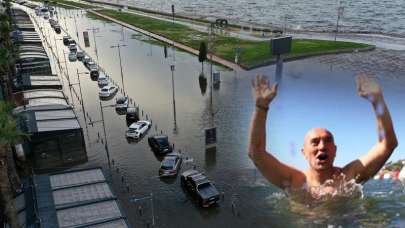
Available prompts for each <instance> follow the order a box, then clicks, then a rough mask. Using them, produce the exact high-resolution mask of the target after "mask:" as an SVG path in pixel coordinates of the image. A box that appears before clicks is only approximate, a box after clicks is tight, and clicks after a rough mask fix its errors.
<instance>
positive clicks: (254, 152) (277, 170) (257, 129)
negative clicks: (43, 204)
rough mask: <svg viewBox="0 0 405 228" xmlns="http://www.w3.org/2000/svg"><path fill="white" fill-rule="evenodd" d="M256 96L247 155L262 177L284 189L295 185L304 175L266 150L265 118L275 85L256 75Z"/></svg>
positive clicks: (274, 92)
mask: <svg viewBox="0 0 405 228" xmlns="http://www.w3.org/2000/svg"><path fill="white" fill-rule="evenodd" d="M253 87H254V89H255V96H256V108H255V111H254V112H253V116H252V122H251V126H250V132H249V148H248V151H249V157H250V158H251V159H252V161H253V162H254V163H255V165H256V167H257V168H258V169H259V170H260V172H261V173H262V174H263V176H264V177H266V178H267V179H268V180H269V181H270V182H271V183H272V184H274V185H276V186H278V187H280V188H282V189H284V188H288V187H297V186H294V185H295V182H296V181H295V179H297V177H299V178H301V179H303V180H305V179H304V178H305V177H304V175H303V174H302V173H301V172H300V171H298V170H296V169H294V168H292V167H290V166H287V165H285V164H283V163H282V162H280V161H278V160H277V159H276V158H275V157H274V156H273V155H271V154H269V153H267V152H266V118H267V111H268V108H269V105H270V102H271V101H272V100H273V98H274V97H275V96H276V93H277V85H273V86H272V87H271V88H270V86H269V84H268V82H267V80H265V79H264V78H262V77H260V76H258V77H257V79H256V83H253Z"/></svg>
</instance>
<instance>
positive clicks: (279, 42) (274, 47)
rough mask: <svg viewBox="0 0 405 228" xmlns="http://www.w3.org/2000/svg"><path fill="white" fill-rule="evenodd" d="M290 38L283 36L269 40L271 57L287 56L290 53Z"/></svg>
mask: <svg viewBox="0 0 405 228" xmlns="http://www.w3.org/2000/svg"><path fill="white" fill-rule="evenodd" d="M291 43H292V37H291V36H284V37H279V38H274V39H271V40H270V48H271V53H272V54H273V55H282V54H288V53H290V52H291Z"/></svg>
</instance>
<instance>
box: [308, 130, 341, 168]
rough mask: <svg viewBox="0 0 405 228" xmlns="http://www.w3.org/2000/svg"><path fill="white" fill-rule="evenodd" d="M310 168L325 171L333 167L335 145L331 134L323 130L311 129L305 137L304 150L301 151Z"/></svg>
mask: <svg viewBox="0 0 405 228" xmlns="http://www.w3.org/2000/svg"><path fill="white" fill-rule="evenodd" d="M301 152H302V153H303V154H304V156H305V158H306V159H307V160H308V163H309V165H310V166H311V168H313V169H315V170H326V169H329V168H332V167H333V161H334V160H335V156H336V145H335V142H334V140H333V136H332V134H331V133H330V132H329V131H328V130H326V129H323V128H314V129H311V130H310V131H309V132H308V133H307V134H306V136H305V140H304V148H303V149H302V150H301Z"/></svg>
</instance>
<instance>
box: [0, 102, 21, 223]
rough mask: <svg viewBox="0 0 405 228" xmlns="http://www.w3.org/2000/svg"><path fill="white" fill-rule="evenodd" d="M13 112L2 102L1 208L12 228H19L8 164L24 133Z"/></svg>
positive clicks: (0, 136)
mask: <svg viewBox="0 0 405 228" xmlns="http://www.w3.org/2000/svg"><path fill="white" fill-rule="evenodd" d="M12 110H13V106H12V105H11V104H9V103H5V102H3V101H0V208H1V209H2V210H1V211H3V213H4V216H5V218H6V220H7V222H8V223H9V225H10V227H12V228H19V227H21V226H20V225H19V222H18V218H17V210H16V208H15V205H14V200H13V196H14V194H13V191H12V186H11V182H10V178H9V177H10V176H12V173H10V171H11V170H10V167H11V165H10V164H9V163H8V162H9V161H10V160H12V150H11V145H13V144H15V143H16V142H18V141H19V140H21V138H22V137H23V136H24V133H23V132H21V131H20V130H19V129H18V127H17V123H16V120H15V119H14V117H13V116H12ZM17 181H19V180H17ZM17 184H19V183H17Z"/></svg>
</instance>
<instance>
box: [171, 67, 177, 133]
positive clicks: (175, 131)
mask: <svg viewBox="0 0 405 228" xmlns="http://www.w3.org/2000/svg"><path fill="white" fill-rule="evenodd" d="M170 71H171V72H172V98H173V118H174V128H173V133H177V121H176V99H175V95H174V71H175V65H174V64H172V65H170Z"/></svg>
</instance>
